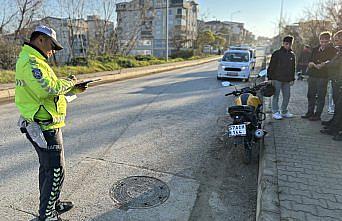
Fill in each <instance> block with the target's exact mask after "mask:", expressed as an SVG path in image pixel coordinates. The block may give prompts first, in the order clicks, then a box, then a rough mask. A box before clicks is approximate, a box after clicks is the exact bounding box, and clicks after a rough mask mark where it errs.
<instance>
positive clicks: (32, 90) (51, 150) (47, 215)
mask: <svg viewBox="0 0 342 221" xmlns="http://www.w3.org/2000/svg"><path fill="white" fill-rule="evenodd" d="M61 49H63V47H62V46H61V44H60V43H59V42H58V41H57V38H56V32H55V31H54V30H53V29H52V28H49V27H47V26H42V25H40V26H38V27H36V29H35V31H34V32H33V33H32V34H31V37H30V42H29V43H25V44H24V45H23V47H22V50H21V52H20V54H19V58H18V60H17V64H16V74H15V81H16V88H15V104H16V106H17V108H18V109H19V112H20V114H21V120H20V123H19V124H20V126H21V131H22V132H23V133H26V137H27V138H28V140H29V141H30V142H31V143H32V145H33V146H34V148H35V150H36V152H37V154H38V158H39V164H40V166H39V192H40V198H39V200H40V204H39V220H44V221H49V220H57V221H58V220H62V219H61V218H60V217H59V215H60V214H61V213H63V212H66V211H68V210H70V209H71V208H72V207H73V204H72V202H62V201H60V200H59V196H60V192H61V188H62V184H63V180H64V172H65V171H64V147H63V138H62V131H61V127H63V126H64V125H65V123H64V120H65V116H66V107H67V104H66V100H65V96H64V95H65V94H66V93H68V92H70V93H80V92H83V91H84V90H85V88H86V87H79V86H77V85H76V86H75V84H76V81H77V80H76V78H75V77H74V76H72V77H69V78H67V79H58V78H57V77H56V75H55V73H54V72H53V70H52V69H51V67H50V66H49V64H48V58H49V57H51V56H52V55H53V53H54V52H55V51H58V50H61ZM35 125H36V127H34V126H35ZM32 131H33V132H32ZM39 135H41V136H39ZM44 143H45V145H44ZM42 144H43V145H42Z"/></svg>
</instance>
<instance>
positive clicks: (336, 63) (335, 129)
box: [316, 30, 342, 141]
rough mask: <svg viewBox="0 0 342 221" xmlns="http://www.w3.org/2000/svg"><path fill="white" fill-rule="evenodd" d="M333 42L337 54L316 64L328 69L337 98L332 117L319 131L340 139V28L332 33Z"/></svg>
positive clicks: (341, 84) (341, 83) (341, 137)
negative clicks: (329, 59)
mask: <svg viewBox="0 0 342 221" xmlns="http://www.w3.org/2000/svg"><path fill="white" fill-rule="evenodd" d="M334 43H335V46H336V48H337V49H338V52H337V55H336V56H335V57H334V58H333V59H332V60H331V61H327V62H325V63H321V64H319V65H317V66H316V67H317V68H318V69H322V68H323V67H325V68H327V70H328V71H329V75H330V77H331V78H332V80H333V81H334V84H335V87H336V90H335V91H334V93H336V94H335V96H336V98H335V99H337V101H336V102H335V113H334V117H333V118H332V119H331V120H330V121H328V122H327V123H326V127H325V128H324V129H322V130H321V132H322V133H324V134H329V135H333V136H334V138H333V139H334V140H338V141H342V30H340V31H338V32H337V33H336V34H335V35H334Z"/></svg>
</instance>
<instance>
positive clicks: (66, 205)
mask: <svg viewBox="0 0 342 221" xmlns="http://www.w3.org/2000/svg"><path fill="white" fill-rule="evenodd" d="M73 207H74V204H73V203H72V202H70V201H59V200H58V201H57V202H56V205H55V209H56V211H57V213H58V214H62V213H65V212H68V211H69V210H71V209H72V208H73Z"/></svg>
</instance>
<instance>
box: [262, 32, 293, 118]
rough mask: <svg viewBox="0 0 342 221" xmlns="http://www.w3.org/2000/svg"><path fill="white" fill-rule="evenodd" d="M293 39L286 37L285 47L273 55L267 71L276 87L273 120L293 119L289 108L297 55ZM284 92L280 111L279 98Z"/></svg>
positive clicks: (273, 101) (273, 99) (284, 40)
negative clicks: (294, 50)
mask: <svg viewBox="0 0 342 221" xmlns="http://www.w3.org/2000/svg"><path fill="white" fill-rule="evenodd" d="M292 44H293V37H292V36H286V37H285V38H284V39H283V45H282V47H281V48H280V49H278V50H277V51H275V52H274V53H273V54H272V57H271V61H270V64H269V66H268V69H267V77H268V80H271V82H272V84H273V86H274V87H275V93H274V95H273V98H272V112H273V115H272V116H273V118H274V119H276V120H280V119H282V118H283V117H284V118H291V117H293V114H291V113H290V112H289V111H288V109H287V106H288V104H289V101H290V89H291V86H292V85H293V83H294V80H295V67H296V66H295V63H296V62H295V60H296V58H295V53H294V52H293V51H292ZM280 91H281V92H282V96H283V102H282V105H281V110H279V104H278V103H279V96H280Z"/></svg>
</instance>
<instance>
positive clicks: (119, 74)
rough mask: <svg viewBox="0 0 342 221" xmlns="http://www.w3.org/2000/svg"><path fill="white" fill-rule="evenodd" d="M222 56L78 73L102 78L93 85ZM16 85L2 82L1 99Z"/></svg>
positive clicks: (11, 91) (192, 64)
mask: <svg viewBox="0 0 342 221" xmlns="http://www.w3.org/2000/svg"><path fill="white" fill-rule="evenodd" d="M219 57H220V56H214V57H209V58H202V59H198V60H191V61H183V62H174V63H166V64H159V65H150V66H146V67H139V68H125V69H121V70H115V71H104V72H97V73H91V74H82V75H78V76H77V78H78V79H80V80H86V79H92V78H101V80H100V81H98V82H96V83H95V84H92V85H99V84H105V83H110V82H114V81H119V80H125V79H130V78H135V77H142V76H146V75H150V74H155V73H161V72H165V71H171V70H175V69H179V68H185V67H191V66H194V65H200V64H204V63H208V62H212V61H215V60H217V59H218V58H219ZM14 87H15V85H14V83H8V84H0V101H4V100H5V101H6V100H9V99H11V98H13V97H14V95H15V89H14Z"/></svg>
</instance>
